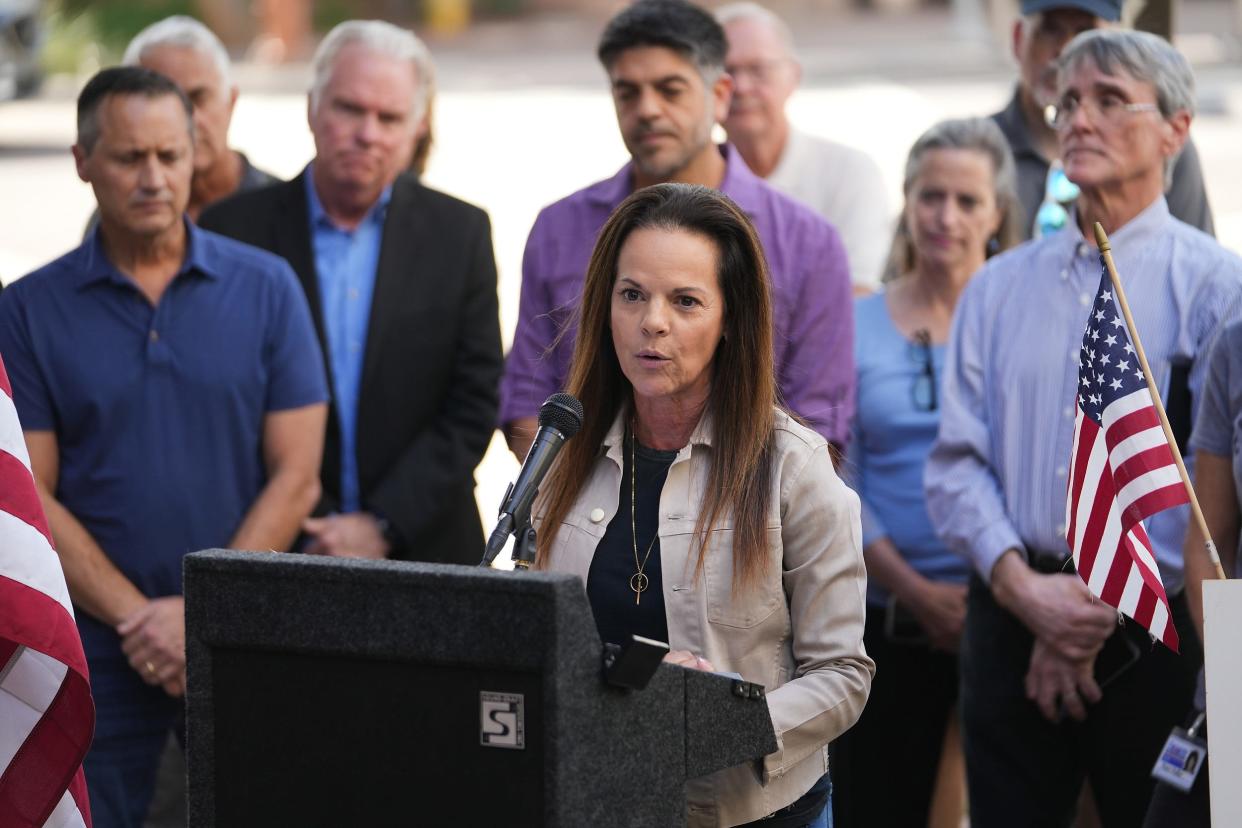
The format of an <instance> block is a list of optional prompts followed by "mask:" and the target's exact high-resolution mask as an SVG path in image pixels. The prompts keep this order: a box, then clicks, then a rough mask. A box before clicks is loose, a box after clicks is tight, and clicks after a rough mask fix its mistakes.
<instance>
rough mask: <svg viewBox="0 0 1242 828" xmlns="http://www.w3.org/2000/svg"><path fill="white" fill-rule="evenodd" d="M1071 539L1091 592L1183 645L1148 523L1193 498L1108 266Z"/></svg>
mask: <svg viewBox="0 0 1242 828" xmlns="http://www.w3.org/2000/svg"><path fill="white" fill-rule="evenodd" d="M1070 469H1071V474H1070V481H1069V493H1068V496H1067V497H1066V502H1065V525H1066V540H1067V541H1068V542H1069V547H1070V552H1071V553H1072V554H1073V556H1074V565H1075V566H1076V567H1077V568H1078V574H1079V575H1080V576H1081V577H1082V579H1083V581H1085V582H1086V584H1087V588H1088V589H1089V590H1090V591H1091V594H1092V595H1095V596H1096V597H1098V598H1099V599H1100V600H1102V601H1104V603H1106V604H1108V605H1109V606H1112V607H1116V608H1117V609H1118V610H1120V611H1121V612H1123V613H1125V614H1126V615H1128V616H1130V617H1131V618H1133V619H1134V620H1135V621H1137V622H1138V623H1140V624H1142V625H1143V626H1144V627H1146V628H1147V630H1148V632H1149V633H1151V635H1152V637H1153V638H1158V639H1160V640H1161V641H1163V642H1164V643H1165V645H1166V646H1167V647H1169V649H1171V650H1173V651H1174V652H1176V651H1177V630H1176V629H1175V628H1174V626H1173V622H1172V619H1171V618H1170V616H1169V601H1168V598H1167V596H1166V595H1165V592H1164V584H1163V583H1162V582H1161V581H1160V571H1159V570H1158V569H1157V568H1156V559H1155V556H1154V555H1153V554H1152V548H1151V541H1150V540H1149V539H1148V537H1147V530H1145V529H1144V528H1143V523H1142V521H1143V520H1145V519H1146V518H1148V517H1150V516H1151V515H1154V514H1156V513H1157V512H1161V511H1163V510H1165V509H1169V508H1172V507H1173V506H1178V505H1180V504H1183V503H1187V502H1188V499H1187V496H1186V490H1185V487H1183V485H1182V480H1181V476H1180V474H1179V473H1178V470H1177V463H1176V461H1175V460H1174V459H1173V451H1172V449H1170V448H1169V444H1168V441H1167V440H1166V439H1165V435H1164V429H1163V428H1162V427H1161V425H1160V415H1159V414H1158V413H1157V412H1156V407H1155V405H1154V403H1153V402H1152V398H1151V393H1150V392H1149V391H1148V390H1147V381H1146V380H1145V379H1144V376H1143V369H1142V367H1141V365H1140V364H1139V360H1138V355H1137V354H1136V353H1135V351H1134V346H1133V345H1131V344H1130V337H1129V336H1128V335H1127V333H1126V323H1125V320H1124V318H1123V317H1122V313H1121V309H1120V308H1119V307H1118V305H1117V303H1116V301H1115V298H1114V296H1113V291H1112V285H1111V283H1110V282H1109V278H1108V271H1107V269H1106V270H1105V271H1104V273H1103V275H1102V276H1101V277H1100V289H1099V292H1098V293H1097V294H1096V299H1095V304H1094V306H1093V307H1092V308H1091V316H1090V317H1089V318H1088V319H1087V330H1086V333H1085V334H1084V335H1083V338H1082V351H1081V353H1080V355H1079V362H1078V416H1077V417H1076V418H1075V420H1074V450H1073V452H1072V453H1071V455H1070Z"/></svg>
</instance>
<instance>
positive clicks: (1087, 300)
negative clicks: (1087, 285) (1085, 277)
mask: <svg viewBox="0 0 1242 828" xmlns="http://www.w3.org/2000/svg"><path fill="white" fill-rule="evenodd" d="M1078 304H1080V305H1082V306H1083V307H1084V308H1085V307H1087V306H1088V305H1090V304H1091V294H1090V293H1080V294H1079V295H1078Z"/></svg>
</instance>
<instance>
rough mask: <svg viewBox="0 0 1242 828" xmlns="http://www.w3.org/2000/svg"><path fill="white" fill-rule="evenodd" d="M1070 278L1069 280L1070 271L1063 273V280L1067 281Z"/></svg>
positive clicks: (1063, 271)
mask: <svg viewBox="0 0 1242 828" xmlns="http://www.w3.org/2000/svg"><path fill="white" fill-rule="evenodd" d="M1068 278H1069V271H1068V270H1062V271H1061V279H1062V280H1065V279H1068Z"/></svg>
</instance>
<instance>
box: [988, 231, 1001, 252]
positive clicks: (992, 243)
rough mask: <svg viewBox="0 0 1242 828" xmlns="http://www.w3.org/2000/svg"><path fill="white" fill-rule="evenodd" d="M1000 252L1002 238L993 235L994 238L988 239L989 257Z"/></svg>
mask: <svg viewBox="0 0 1242 828" xmlns="http://www.w3.org/2000/svg"><path fill="white" fill-rule="evenodd" d="M999 252H1000V239H998V238H997V237H996V236H993V237H992V238H990V239H988V256H989V257H991V256H995V255H996V254H997V253H999Z"/></svg>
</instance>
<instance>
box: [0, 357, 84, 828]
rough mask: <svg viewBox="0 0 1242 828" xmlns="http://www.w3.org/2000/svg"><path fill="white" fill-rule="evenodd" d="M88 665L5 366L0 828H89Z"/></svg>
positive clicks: (1, 396)
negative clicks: (84, 772) (85, 764)
mask: <svg viewBox="0 0 1242 828" xmlns="http://www.w3.org/2000/svg"><path fill="white" fill-rule="evenodd" d="M94 728H95V706H94V704H93V703H92V702H91V691H90V685H89V683H88V680H87V672H86V657H85V656H84V655H83V654H82V640H81V639H80V638H79V637H78V628H77V626H76V625H75V624H74V621H73V607H72V605H71V604H70V602H69V590H68V588H67V587H66V586H65V576H64V573H63V572H62V571H61V568H60V559H59V558H58V557H57V555H56V550H55V549H54V548H53V546H52V533H51V532H50V531H49V530H48V526H47V520H46V518H45V517H44V514H43V507H42V505H40V503H39V495H38V493H37V492H36V491H35V485H34V477H33V476H32V475H31V471H30V457H29V455H28V454H27V452H26V443H25V440H24V439H23V438H22V429H21V425H20V424H19V423H18V421H17V409H16V408H15V407H14V405H13V389H12V386H10V385H9V378H8V374H7V373H6V372H5V370H4V362H3V361H2V360H0V825H3V826H5V827H6V828H9V826H12V828H18V827H19V826H20V827H21V828H25V826H49V828H53V827H54V828H60V826H66V828H67V826H89V825H90V824H91V815H90V805H89V803H88V802H87V797H86V782H85V779H84V777H83V776H82V758H83V757H84V756H85V755H86V749H87V748H88V747H89V746H90V742H91V734H92V732H93V731H94Z"/></svg>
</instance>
